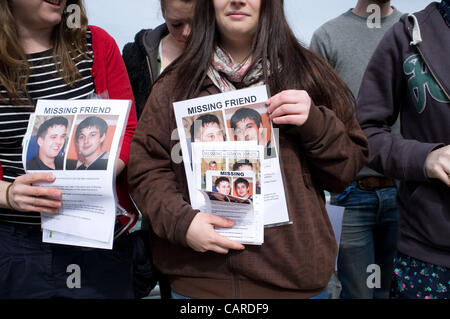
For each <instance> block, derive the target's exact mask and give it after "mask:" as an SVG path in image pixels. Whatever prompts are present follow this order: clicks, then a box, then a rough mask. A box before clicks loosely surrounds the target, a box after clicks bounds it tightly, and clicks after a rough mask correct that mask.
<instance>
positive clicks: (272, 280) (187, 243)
mask: <svg viewBox="0 0 450 319" xmlns="http://www.w3.org/2000/svg"><path fill="white" fill-rule="evenodd" d="M160 4H161V12H162V16H163V18H164V20H165V23H163V24H162V25H160V26H158V27H157V28H155V29H146V30H142V31H140V32H139V33H137V34H136V36H135V39H134V42H130V43H128V44H127V45H125V47H124V49H123V52H122V54H121V53H120V50H119V48H118V47H117V45H116V43H115V41H114V39H113V38H112V37H111V36H110V35H109V34H108V33H107V32H106V31H104V30H103V29H101V28H100V27H98V26H92V25H89V24H88V19H87V15H86V11H85V7H84V4H83V1H82V0H0V25H1V27H0V177H1V180H0V298H54V297H63V298H138V297H142V291H144V294H145V293H148V291H150V290H151V289H152V288H153V287H154V285H155V282H156V280H158V281H159V286H160V288H161V297H162V298H174V299H190V298H195V299H198V298H208V299H210V298H269V299H272V298H277V299H278V298H280V299H288V298H310V299H327V298H328V297H332V298H343V299H347V298H363V299H372V298H375V299H381V298H384V299H385V298H408V299H435V298H442V299H446V298H449V297H450V293H449V290H450V236H448V234H449V233H450V196H449V195H450V192H449V187H450V131H449V128H450V125H449V123H450V112H449V106H450V76H449V74H450V73H449V72H448V71H449V70H450V60H449V59H448V56H449V54H450V41H449V39H450V0H441V1H440V2H431V1H430V3H429V4H428V6H427V7H426V8H424V9H423V10H422V11H420V12H416V13H414V14H403V13H401V12H399V11H398V10H397V9H396V8H395V7H393V6H392V5H391V1H389V0H357V1H356V3H355V7H354V8H352V9H349V10H348V11H347V12H345V13H343V14H342V15H340V16H338V17H336V18H335V19H333V20H331V21H328V22H327V23H325V24H324V25H323V26H321V27H320V28H319V29H318V30H316V32H315V33H314V35H313V38H312V40H311V44H310V47H305V46H304V45H302V44H301V43H300V42H299V41H298V39H297V38H296V37H295V35H294V33H293V31H292V29H291V27H290V26H289V23H288V22H287V20H286V17H285V12H284V1H283V0H161V1H160ZM70 5H76V6H78V8H79V13H80V19H79V20H80V25H79V26H77V27H71V26H70V24H68V23H66V20H67V19H68V18H69V11H68V10H66V8H67V7H68V6H70ZM373 5H376V6H377V8H378V10H379V11H378V12H379V14H380V19H379V21H376V23H375V25H370V24H368V23H367V21H368V18H369V16H370V14H371V11H370V10H369V8H370V7H372V6H373ZM377 23H378V24H377ZM438 45H439V49H437V48H436V47H437V46H438ZM258 85H266V86H267V87H268V88H269V91H270V92H271V97H270V98H269V99H268V100H267V101H266V103H265V104H266V109H267V114H268V118H269V119H270V121H271V123H272V125H273V127H274V128H276V129H277V132H278V136H277V143H278V145H275V144H276V143H275V141H272V140H270V139H268V138H267V136H266V135H265V134H263V133H262V131H263V130H264V129H263V120H262V118H261V115H260V114H259V113H258V112H257V111H255V110H253V109H248V108H241V109H239V110H238V111H236V112H235V113H234V114H233V116H232V117H231V118H230V125H231V128H232V129H233V130H232V131H233V132H234V136H233V138H234V139H235V140H236V141H248V140H255V141H257V142H258V144H260V145H263V146H265V148H264V149H265V154H264V155H265V156H264V157H265V158H273V156H275V155H276V154H275V148H276V146H278V149H277V152H278V154H277V155H278V157H279V161H280V167H281V174H282V177H283V182H284V187H285V195H286V202H287V208H288V211H289V216H290V221H291V222H290V223H289V224H285V225H280V226H277V227H270V228H266V229H265V230H264V243H263V244H262V245H243V244H241V243H239V242H236V241H233V240H230V239H229V238H226V237H224V236H221V235H220V234H219V233H218V232H216V230H215V228H216V227H222V228H229V227H233V225H234V224H235V221H233V220H231V219H228V218H224V217H219V216H217V215H214V214H211V213H208V212H205V211H200V210H197V209H193V207H192V206H191V203H190V198H189V189H188V182H187V177H186V173H185V168H184V165H183V163H182V162H181V163H179V162H176V161H174V160H173V159H172V156H171V155H172V150H173V149H174V148H175V147H176V146H177V143H178V142H179V141H177V140H175V139H173V131H174V130H176V128H177V124H176V121H175V114H174V109H173V107H172V103H173V102H176V101H182V100H186V99H192V98H196V97H202V96H210V95H214V94H218V93H225V92H231V91H234V90H237V89H242V88H249V87H253V86H258ZM96 95H106V96H107V97H108V98H110V99H121V100H130V101H132V103H131V104H132V105H131V111H130V114H129V117H128V120H127V123H126V129H125V134H124V137H123V142H122V146H121V150H120V155H119V159H118V160H117V165H116V167H115V176H116V177H115V178H116V189H117V194H118V201H119V204H120V205H121V206H122V207H124V208H125V209H126V210H128V211H129V212H131V213H134V214H141V215H142V220H143V223H142V225H141V226H140V227H142V229H143V230H145V234H146V235H147V234H148V237H147V238H146V240H147V243H146V244H148V245H149V246H148V248H147V245H144V247H145V248H144V250H142V249H141V256H136V255H137V254H136V253H135V252H136V251H137V249H136V245H137V243H136V241H135V240H133V237H132V236H131V234H130V230H129V231H128V232H126V233H125V234H124V235H122V236H119V237H118V238H117V239H115V240H114V245H113V249H112V250H105V249H94V248H83V247H75V246H68V245H56V244H49V243H44V242H42V230H41V213H45V214H53V215H54V214H58V212H59V210H60V209H61V207H62V205H63V201H62V192H61V190H59V189H57V188H52V187H44V186H37V185H38V184H39V183H45V182H52V181H54V180H55V176H54V175H53V174H52V173H51V171H52V170H58V169H61V168H62V167H63V165H67V169H71V170H105V169H106V166H107V163H108V157H109V156H108V155H109V154H108V152H107V151H105V150H104V148H103V147H102V146H103V143H104V141H105V138H106V135H107V134H108V133H107V130H108V127H107V125H105V124H106V123H105V121H104V120H103V119H102V118H100V117H96V116H91V117H87V118H85V119H84V120H83V121H82V122H81V123H78V126H77V129H76V133H75V137H74V140H75V142H74V143H75V147H77V149H79V150H80V152H78V155H77V156H78V158H76V159H70V160H69V159H68V160H67V163H63V158H64V157H63V156H61V153H62V152H63V151H64V146H65V144H66V143H67V139H68V136H67V135H68V127H69V126H70V125H72V123H68V121H67V119H66V118H64V117H60V116H55V117H51V118H50V119H47V120H45V121H43V123H42V124H41V125H40V128H39V130H38V132H37V133H36V141H35V143H36V149H35V154H33V156H32V157H30V158H29V159H28V160H27V162H26V167H24V166H23V164H22V151H23V149H22V147H23V146H22V140H23V139H24V136H25V133H26V130H27V126H28V121H29V119H30V116H31V114H33V112H34V110H35V107H36V103H37V101H38V100H39V99H55V100H66V99H86V98H92V97H93V96H96ZM198 122H200V125H194V124H197V123H198ZM191 124H192V125H191V126H190V127H189V129H188V130H189V131H190V141H189V142H192V143H194V142H205V141H210V142H211V141H214V142H220V141H224V140H225V138H226V134H225V130H226V128H225V123H222V122H221V121H220V120H219V119H218V118H217V117H215V116H214V115H211V114H210V115H203V116H199V117H197V118H195V119H194V121H193V123H191ZM190 156H192V154H190ZM208 165H209V167H213V168H210V169H214V170H215V169H217V168H218V166H219V164H218V163H217V162H215V161H211V162H209V163H208ZM25 169H27V170H28V169H32V170H42V171H43V172H39V173H26V170H25ZM253 169H254V167H253V163H252V162H250V161H248V160H245V161H240V162H236V163H234V165H233V170H235V171H239V170H253ZM214 186H215V189H216V191H217V192H219V193H222V194H223V195H226V196H228V195H231V194H232V192H231V189H232V188H233V189H234V190H235V193H236V195H237V196H239V197H242V198H245V199H252V196H251V194H250V185H249V182H248V180H247V179H245V178H240V179H237V180H235V181H233V182H231V181H230V180H229V179H228V178H226V177H220V178H217V180H216V181H215V185H214ZM260 187H261V185H259V184H257V183H256V182H255V184H254V185H252V188H254V189H255V191H256V193H258V190H259V191H260ZM325 192H329V193H330V194H331V200H330V202H329V204H331V205H336V206H342V207H344V208H345V210H344V215H343V222H342V234H341V237H340V245H339V247H338V246H337V244H336V242H337V241H336V238H335V234H334V231H333V228H332V225H331V223H330V218H329V215H328V213H327V210H326V204H327V203H326V200H325V198H326V197H325ZM118 223H120V221H119V222H118ZM141 248H142V247H141ZM142 252H144V255H145V256H144V257H142ZM142 258H143V259H145V260H148V259H149V258H150V260H151V265H146V266H148V267H150V268H151V269H148V268H145V269H142V267H143V266H142ZM138 259H139V260H138ZM336 259H337V271H336V272H335V263H336ZM70 264H77V265H79V267H80V268H82V269H83V270H84V271H83V275H82V278H81V287H80V288H77V289H72V288H69V287H68V286H67V276H68V274H67V266H68V265H70ZM374 264H375V265H378V266H379V268H380V270H381V273H380V280H379V284H378V285H376V286H375V287H372V286H369V285H368V284H367V277H368V275H369V273H368V267H369V266H371V265H374ZM140 267H141V268H140ZM138 268H140V269H138ZM138 270H140V272H139V274H137V271H138ZM152 270H153V271H152ZM146 275H147V277H145V276H146ZM149 276H151V277H152V278H150V279H149V278H148V277H149ZM333 281H334V282H335V283H338V284H339V285H338V286H339V287H340V289H339V291H330V289H329V287H330V283H331V282H333Z"/></svg>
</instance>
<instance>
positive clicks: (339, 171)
mask: <svg viewBox="0 0 450 319" xmlns="http://www.w3.org/2000/svg"><path fill="white" fill-rule="evenodd" d="M175 72H176V71H173V72H170V73H166V74H165V75H164V77H163V78H161V79H160V80H158V81H157V82H156V83H155V85H154V88H153V90H152V93H151V94H150V98H149V99H148V101H147V106H146V108H145V110H144V112H143V114H142V116H141V119H140V121H139V124H138V129H137V130H136V134H135V136H134V139H133V143H132V152H133V156H132V157H131V159H130V160H131V164H130V166H129V167H130V170H129V183H130V187H131V188H132V196H133V199H134V200H135V202H136V203H137V205H138V206H139V207H140V208H141V211H142V212H143V214H145V215H146V216H147V217H148V219H149V221H150V224H151V226H152V232H153V233H152V238H151V245H152V253H153V257H154V263H155V265H156V266H157V268H158V269H160V270H161V271H162V272H163V273H165V274H168V275H169V279H170V282H171V286H172V288H173V289H174V290H175V291H176V292H178V293H180V294H182V295H186V296H190V297H194V298H308V297H312V296H314V295H317V294H318V293H320V292H322V291H323V290H324V289H325V288H326V287H327V284H328V281H329V279H330V276H331V274H332V273H333V271H334V265H335V258H336V254H337V245H336V241H335V238H334V233H333V229H332V227H331V224H330V221H329V218H328V214H327V212H326V210H325V198H324V194H323V189H328V190H332V191H335V192H339V191H343V190H344V189H345V188H346V187H347V186H348V185H349V184H350V183H351V181H352V179H353V177H354V176H355V175H356V173H357V172H358V171H359V170H360V169H361V167H362V166H363V165H364V164H365V162H366V159H367V157H366V156H367V140H366V138H365V137H364V134H363V132H362V131H361V129H360V127H359V125H358V123H357V121H356V117H355V116H354V115H353V116H349V117H348V118H346V119H342V120H341V119H339V118H337V116H336V113H335V112H334V111H331V110H330V109H328V108H326V107H324V106H315V105H313V106H312V107H311V111H310V115H309V118H308V120H307V121H306V123H305V124H304V125H303V126H301V127H294V126H288V125H285V126H283V127H280V134H279V143H280V159H281V168H282V174H283V179H284V183H285V189H286V200H287V205H288V210H289V214H290V217H291V220H292V222H293V224H290V225H283V226H278V227H272V228H266V229H265V230H264V244H263V245H262V246H251V245H249V246H247V247H246V249H245V250H243V251H230V252H229V253H228V254H226V255H222V254H218V253H215V252H210V251H209V252H205V253H199V252H196V251H194V250H193V249H191V248H190V247H188V245H187V243H186V232H187V230H188V227H189V225H190V224H191V222H192V219H193V218H194V216H195V214H196V213H197V212H198V211H196V210H194V209H193V208H192V207H191V205H190V204H189V192H188V186H187V181H186V175H185V171H184V165H183V163H175V162H174V161H172V158H171V153H172V150H173V149H174V147H177V144H178V143H179V141H177V140H174V139H172V132H173V131H174V130H175V129H176V128H177V126H176V121H175V116H174V110H173V107H172V103H173V102H174V97H175V96H177V91H176V90H175V88H174V87H175V80H176V74H175ZM216 93H219V90H218V89H217V88H216V87H215V86H214V85H213V83H212V81H211V80H210V79H209V78H207V79H206V80H205V82H204V83H203V85H202V89H201V92H200V94H199V96H206V95H211V94H216ZM150 105H151V107H149V106H150ZM341 107H342V109H340V111H341V113H348V112H344V111H343V110H344V108H345V110H347V109H351V106H350V105H345V106H341Z"/></svg>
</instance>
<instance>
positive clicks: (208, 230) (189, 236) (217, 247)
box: [186, 213, 245, 254]
mask: <svg viewBox="0 0 450 319" xmlns="http://www.w3.org/2000/svg"><path fill="white" fill-rule="evenodd" d="M233 225H234V221H233V220H231V219H228V218H224V217H220V216H216V215H213V214H208V213H198V214H197V215H196V216H195V217H194V219H193V220H192V222H191V224H190V225H189V228H188V230H187V233H186V241H187V244H188V245H189V246H190V247H191V248H192V249H194V250H195V251H198V252H205V251H209V250H210V251H214V252H216V253H219V254H227V253H228V250H229V249H234V250H243V249H245V247H244V246H243V245H242V244H239V243H238V242H235V241H233V240H230V239H228V238H225V237H224V236H221V235H219V234H218V233H217V232H216V231H215V230H214V226H218V227H227V228H228V227H233Z"/></svg>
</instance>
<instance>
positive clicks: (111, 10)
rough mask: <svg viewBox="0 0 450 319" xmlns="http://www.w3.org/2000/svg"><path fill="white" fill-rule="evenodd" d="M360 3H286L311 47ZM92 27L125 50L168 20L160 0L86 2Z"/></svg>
mask: <svg viewBox="0 0 450 319" xmlns="http://www.w3.org/2000/svg"><path fill="white" fill-rule="evenodd" d="M356 2H357V1H356V0H285V10H286V16H287V18H288V21H289V23H290V25H291V27H292V29H293V30H294V32H295V34H296V36H297V38H298V39H299V40H300V41H302V42H303V43H304V44H306V45H309V42H310V40H311V37H312V34H313V32H314V31H315V30H316V29H317V28H318V27H319V26H321V25H322V24H323V23H325V22H326V21H328V20H330V19H332V18H334V17H336V16H338V15H339V14H341V13H343V12H345V11H346V10H348V9H350V8H353V7H354V5H355V4H356ZM431 2H432V1H431V0H392V1H391V3H392V5H393V6H395V7H396V8H397V9H398V10H400V11H402V12H404V13H407V12H415V11H419V10H421V9H423V8H425V7H426V6H427V5H428V4H429V3H431ZM85 4H86V7H87V11H88V17H89V23H90V24H93V25H97V26H99V27H102V28H103V29H105V30H106V31H107V32H108V33H109V34H111V36H113V37H114V39H116V42H117V44H118V46H119V48H120V50H122V48H123V46H124V45H125V44H126V43H127V42H130V41H132V40H133V39H134V35H135V34H136V33H137V32H138V31H139V30H141V29H143V28H154V27H156V26H157V25H159V24H161V23H162V22H163V21H164V20H163V18H162V15H161V10H160V4H159V0H85Z"/></svg>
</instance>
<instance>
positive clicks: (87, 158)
mask: <svg viewBox="0 0 450 319" xmlns="http://www.w3.org/2000/svg"><path fill="white" fill-rule="evenodd" d="M130 107H131V102H130V101H126V100H101V99H92V100H39V101H38V103H37V106H36V111H35V113H34V114H33V115H32V117H31V118H30V121H29V125H28V130H27V133H26V135H25V138H24V142H23V154H22V161H23V163H24V167H25V169H26V172H27V173H32V172H43V171H45V172H51V173H53V174H54V175H55V176H56V180H55V181H54V182H53V183H51V184H48V183H42V184H40V185H42V186H50V187H54V188H58V189H60V190H61V191H62V192H63V196H62V201H63V206H62V208H61V209H60V212H59V213H58V214H56V215H50V214H42V228H43V230H44V231H43V241H44V242H55V243H56V242H58V243H66V244H71V245H79V246H85V245H88V246H90V247H99V248H109V249H111V248H112V242H113V235H114V225H115V219H116V193H115V167H116V164H117V160H118V158H119V153H120V147H121V145H122V138H123V133H124V130H125V127H126V123H127V120H128V114H129V110H130Z"/></svg>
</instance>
